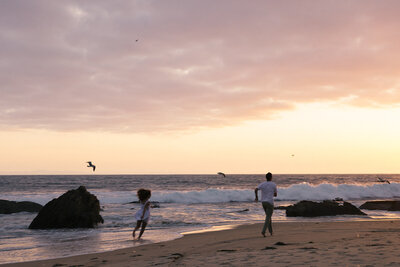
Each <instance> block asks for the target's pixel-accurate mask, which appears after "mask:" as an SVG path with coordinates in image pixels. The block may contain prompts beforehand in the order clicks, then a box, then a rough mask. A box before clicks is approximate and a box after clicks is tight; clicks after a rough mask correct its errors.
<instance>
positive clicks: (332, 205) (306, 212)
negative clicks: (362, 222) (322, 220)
mask: <svg viewBox="0 0 400 267" xmlns="http://www.w3.org/2000/svg"><path fill="white" fill-rule="evenodd" d="M335 215H366V214H365V213H364V212H362V211H361V210H360V209H358V208H357V207H356V206H353V205H352V204H350V203H348V202H343V204H341V203H338V202H336V201H330V200H325V201H323V202H313V201H306V200H304V201H300V202H298V203H296V204H294V205H292V206H289V207H287V208H286V216H288V217H296V216H303V217H317V216H335Z"/></svg>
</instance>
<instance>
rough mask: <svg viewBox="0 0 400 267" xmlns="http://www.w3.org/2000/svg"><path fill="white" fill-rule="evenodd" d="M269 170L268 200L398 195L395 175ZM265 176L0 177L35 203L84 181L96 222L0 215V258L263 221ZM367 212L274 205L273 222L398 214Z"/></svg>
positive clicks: (355, 200) (8, 196) (11, 194)
mask: <svg viewBox="0 0 400 267" xmlns="http://www.w3.org/2000/svg"><path fill="white" fill-rule="evenodd" d="M380 177H382V178H385V179H388V180H390V182H391V183H390V184H387V183H378V182H377V175H376V174H351V175H347V174H341V175H338V174H329V175H325V174H320V175H317V174H313V175H304V174H301V175H292V174H290V175H289V174H287V175H284V174H276V175H274V176H273V181H274V182H276V183H277V185H278V197H277V198H276V199H275V206H286V205H290V204H293V203H296V202H298V201H300V200H315V201H320V200H326V199H335V198H342V199H343V200H346V201H349V202H351V203H352V204H354V205H356V206H360V205H361V204H363V203H364V202H365V201H369V200H383V199H396V198H400V175H399V174H390V175H389V174H386V175H382V176H380ZM263 181H265V174H254V175H250V174H243V175H242V174H227V175H226V177H223V176H221V175H217V174H215V175H10V176H7V175H2V176H0V199H5V200H14V201H33V202H36V203H39V204H42V205H45V204H46V203H47V202H49V201H50V200H52V199H53V198H57V197H59V196H60V195H62V194H63V193H65V192H66V191H68V190H71V189H76V188H78V187H79V186H81V185H84V186H85V187H86V188H87V190H88V191H89V192H90V193H92V194H94V195H96V196H97V198H98V199H99V201H100V206H101V208H102V211H101V216H102V217H103V219H104V224H100V225H99V226H98V227H97V228H95V229H57V230H29V229H28V226H29V224H30V223H31V221H32V220H33V219H34V217H35V216H36V215H37V214H36V213H27V212H21V213H14V214H0V264H2V263H12V262H22V261H33V260H40V259H50V258H59V257H66V256H71V255H79V254H87V253H93V252H103V251H110V250H116V249H120V248H125V247H131V246H137V245H142V244H147V243H152V242H160V241H166V240H171V239H176V238H179V237H181V236H182V234H183V233H187V232H193V231H205V230H209V229H223V228H226V227H231V226H235V225H241V224H249V223H256V222H263V221H264V211H263V210H262V208H261V204H260V203H255V202H254V188H255V187H256V186H257V185H258V184H259V183H261V182H263ZM139 188H148V189H151V190H152V197H151V199H150V200H151V201H152V202H156V203H157V207H155V208H152V209H151V219H150V222H149V225H148V227H147V229H146V231H145V233H144V235H143V241H141V242H133V241H132V230H133V227H134V226H135V220H134V217H133V215H134V213H135V211H136V210H137V209H139V204H138V203H136V201H137V197H136V191H137V190H138V189H139ZM364 212H365V213H367V214H368V215H367V216H335V217H319V218H301V217H297V218H287V217H286V215H285V211H284V210H275V211H274V214H273V218H272V219H273V222H277V221H280V222H286V221H299V222H300V221H333V220H335V221H348V220H385V219H399V218H400V212H387V211H365V210H364Z"/></svg>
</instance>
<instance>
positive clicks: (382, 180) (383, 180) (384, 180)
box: [376, 177, 390, 184]
mask: <svg viewBox="0 0 400 267" xmlns="http://www.w3.org/2000/svg"><path fill="white" fill-rule="evenodd" d="M376 178H377V179H378V181H377V182H379V183H388V184H390V182H389V180H387V179H383V178H381V177H376Z"/></svg>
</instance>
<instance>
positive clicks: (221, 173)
mask: <svg viewBox="0 0 400 267" xmlns="http://www.w3.org/2000/svg"><path fill="white" fill-rule="evenodd" d="M217 174H218V175H222V176H224V177H226V175H225V173H223V172H218V173H217Z"/></svg>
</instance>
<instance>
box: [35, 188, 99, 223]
mask: <svg viewBox="0 0 400 267" xmlns="http://www.w3.org/2000/svg"><path fill="white" fill-rule="evenodd" d="M99 222H101V223H103V222H104V221H103V218H102V217H101V216H100V203H99V200H98V199H97V197H96V196H95V195H92V194H90V193H89V192H88V191H87V190H86V188H85V187H84V186H80V187H79V188H78V189H75V190H70V191H68V192H66V193H64V194H63V195H62V196H60V197H59V198H55V199H53V200H52V201H50V202H49V203H47V204H46V205H45V206H44V207H43V208H42V209H41V210H40V212H39V214H38V215H37V216H36V218H35V219H33V221H32V223H31V224H30V225H29V229H51V228H93V227H95V226H96V225H97V224H98V223H99Z"/></svg>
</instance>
